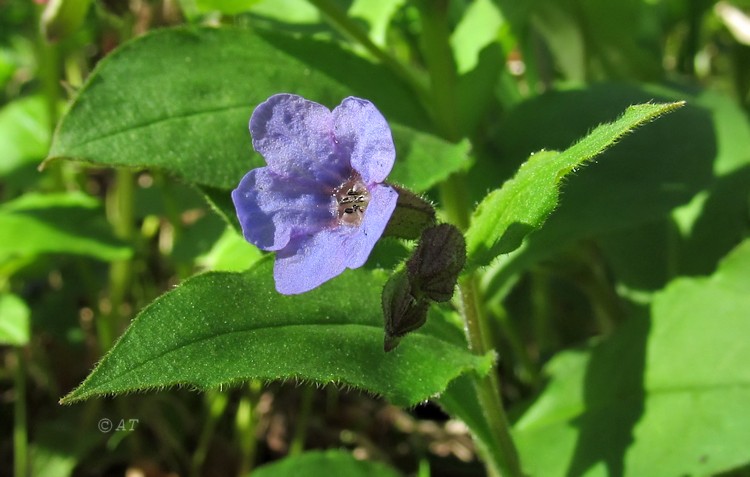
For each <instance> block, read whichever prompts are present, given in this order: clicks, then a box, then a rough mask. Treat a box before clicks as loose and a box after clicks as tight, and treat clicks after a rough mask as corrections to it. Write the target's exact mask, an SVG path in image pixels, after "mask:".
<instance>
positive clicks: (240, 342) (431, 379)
mask: <svg viewBox="0 0 750 477" xmlns="http://www.w3.org/2000/svg"><path fill="white" fill-rule="evenodd" d="M271 269H272V262H271V261H270V260H262V261H261V262H259V264H258V265H257V266H256V267H254V268H252V269H251V270H250V271H248V272H246V273H228V272H224V273H221V272H214V273H206V274H203V275H198V276H196V277H193V278H191V279H189V280H187V281H185V282H184V283H183V284H182V285H181V286H179V287H178V288H177V289H175V290H173V291H171V292H169V293H167V294H165V295H163V296H161V297H160V298H158V299H157V300H156V301H154V302H153V303H152V304H151V305H149V306H148V307H147V308H145V309H144V310H143V311H142V312H141V313H140V314H139V316H138V317H137V318H136V319H135V321H133V323H132V325H131V326H130V328H129V329H128V330H127V331H126V332H125V334H124V335H123V336H122V338H121V339H120V340H119V341H118V342H117V344H116V345H115V346H114V348H112V350H111V351H110V352H109V353H108V354H107V356H106V357H105V358H104V359H103V360H102V361H101V363H100V364H99V365H98V366H97V368H96V369H95V370H94V371H93V372H92V373H91V375H89V377H88V378H87V379H86V380H85V381H84V382H83V384H82V385H81V386H80V387H78V388H77V389H76V390H74V391H73V392H72V393H70V394H69V395H68V396H66V397H65V398H64V399H63V402H73V401H79V400H83V399H86V398H89V397H92V396H97V395H103V394H118V393H123V392H127V391H134V390H141V389H153V388H160V387H164V386H170V385H191V386H195V387H198V388H200V389H207V388H213V387H216V386H219V385H222V384H231V383H235V382H238V381H243V380H247V379H266V380H278V379H301V380H310V381H314V382H317V383H336V384H341V385H347V386H353V387H356V388H359V389H364V390H367V391H369V392H372V393H375V394H379V395H383V396H385V397H386V398H388V399H389V400H390V401H392V402H393V403H396V404H400V405H407V406H408V405H413V404H415V403H417V402H419V401H422V400H424V399H427V398H429V397H430V396H432V395H434V394H436V393H439V392H441V391H443V390H444V389H445V387H446V386H447V385H448V383H449V382H450V381H452V380H453V379H455V378H456V377H458V376H459V375H461V374H462V373H464V372H466V371H470V370H475V371H477V372H479V373H486V372H487V371H488V369H489V367H490V365H491V363H492V356H489V355H488V356H485V357H479V356H476V355H473V354H471V353H470V352H469V351H468V350H467V349H466V348H464V347H461V346H457V345H455V344H454V343H452V342H449V341H444V340H443V339H441V338H439V337H438V336H434V335H429V334H425V333H415V334H412V335H410V336H408V337H406V338H404V340H403V343H402V344H401V346H400V347H399V348H398V349H396V350H395V351H393V352H391V353H388V354H385V353H384V352H383V318H382V313H381V307H380V291H381V289H382V287H383V284H384V282H385V277H384V274H383V273H382V272H368V271H365V270H362V269H359V270H350V271H348V272H346V273H345V274H344V275H343V276H341V277H340V278H338V279H336V280H333V281H331V282H328V283H327V284H325V285H323V286H321V287H320V288H318V289H316V290H313V291H312V292H309V293H306V294H303V295H298V296H286V295H281V294H279V293H277V292H276V291H275V290H274V286H273V279H272V273H271Z"/></svg>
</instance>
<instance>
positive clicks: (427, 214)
mask: <svg viewBox="0 0 750 477" xmlns="http://www.w3.org/2000/svg"><path fill="white" fill-rule="evenodd" d="M391 187H393V188H394V189H396V191H397V192H398V201H397V202H396V210H394V211H393V215H391V219H390V220H389V221H388V226H387V227H386V228H385V232H384V233H383V235H384V236H386V237H398V238H402V239H406V240H416V239H418V238H419V236H420V234H421V233H422V231H423V230H424V229H425V228H427V227H429V226H431V225H433V224H434V223H435V208H434V207H433V206H432V204H430V202H428V201H427V200H425V199H423V198H421V197H419V196H418V195H417V194H415V193H414V192H412V191H410V190H408V189H404V188H403V187H399V186H394V185H392V186H391Z"/></svg>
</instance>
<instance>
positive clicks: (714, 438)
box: [515, 241, 750, 477]
mask: <svg viewBox="0 0 750 477" xmlns="http://www.w3.org/2000/svg"><path fill="white" fill-rule="evenodd" d="M748 277H750V241H745V242H744V243H743V244H742V245H741V246H739V247H738V248H737V249H736V250H735V251H734V252H733V253H731V254H730V255H729V256H728V257H727V258H726V259H725V260H724V262H723V263H722V264H721V266H720V267H719V270H718V271H717V272H716V273H715V274H714V275H713V276H711V277H710V278H680V279H677V280H675V281H673V282H671V283H670V284H669V285H668V286H667V288H666V289H665V290H663V291H661V292H659V293H658V294H656V295H655V298H654V302H653V304H652V306H651V318H650V320H649V319H648V318H647V317H636V316H634V317H631V319H630V320H629V321H628V322H627V323H626V325H625V326H624V327H623V328H621V329H619V330H618V331H617V332H616V333H615V334H614V335H613V336H612V337H611V338H610V339H608V340H607V341H604V342H602V343H600V344H599V345H596V346H594V347H592V348H591V349H590V350H586V351H571V352H565V353H562V354H560V355H558V356H557V357H555V358H554V359H553V360H552V362H551V363H550V365H549V366H548V367H547V371H548V372H549V374H551V377H552V379H551V381H550V384H549V385H548V386H547V389H545V391H544V392H543V393H542V395H541V396H540V397H539V398H538V399H537V400H536V402H535V403H534V404H533V405H532V406H531V407H530V408H529V409H528V410H527V411H526V413H525V414H524V416H523V417H522V418H521V419H520V420H519V421H518V423H517V424H516V426H515V437H516V442H517V444H518V447H519V451H520V453H521V456H522V460H523V461H524V463H525V464H526V466H527V468H526V470H527V471H528V472H529V473H530V474H532V475H549V476H552V477H554V476H557V475H559V476H564V475H583V474H586V475H618V474H619V475H622V474H623V468H624V469H625V470H626V472H625V474H626V475H651V474H654V473H658V474H659V475H715V474H718V473H722V472H725V471H727V470H730V469H732V468H734V467H738V466H742V465H746V464H747V463H748V462H750V448H748V446H747V443H748V442H750V412H748V408H747V403H748V402H750V385H749V384H748V383H750V368H748V366H747V363H748V362H749V361H750V343H749V342H748V340H746V339H744V337H745V336H748V335H750V319H749V318H748V317H750V296H749V295H748V294H747V287H748V286H750V279H748ZM675 439H678V440H679V443H680V444H679V445H678V446H675Z"/></svg>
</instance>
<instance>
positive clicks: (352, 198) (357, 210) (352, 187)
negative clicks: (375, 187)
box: [333, 177, 370, 225]
mask: <svg viewBox="0 0 750 477" xmlns="http://www.w3.org/2000/svg"><path fill="white" fill-rule="evenodd" d="M333 196H334V197H335V198H336V211H337V216H338V219H339V222H340V223H342V224H347V225H359V224H360V223H362V217H363V216H364V213H365V209H366V208H367V204H369V203H370V193H369V192H368V191H367V187H365V184H364V183H363V182H362V180H361V179H360V178H359V177H352V178H350V179H349V180H348V181H346V182H344V183H343V184H341V185H340V186H339V187H337V188H336V189H335V190H334V191H333Z"/></svg>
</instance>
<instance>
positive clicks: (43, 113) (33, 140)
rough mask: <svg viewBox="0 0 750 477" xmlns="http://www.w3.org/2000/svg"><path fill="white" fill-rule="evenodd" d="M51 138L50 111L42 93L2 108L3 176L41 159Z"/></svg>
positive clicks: (0, 174) (0, 147) (0, 170)
mask: <svg viewBox="0 0 750 477" xmlns="http://www.w3.org/2000/svg"><path fill="white" fill-rule="evenodd" d="M49 141H50V126H49V111H48V110H47V104H46V101H45V99H44V98H43V97H42V96H30V97H27V98H22V99H17V100H15V101H13V102H12V103H10V104H8V105H6V106H4V107H3V109H1V110H0V177H4V176H6V175H7V174H9V173H10V172H12V171H14V170H15V169H18V168H19V167H21V166H23V165H24V164H27V163H29V162H32V161H41V160H42V159H44V156H45V155H46V154H47V150H48V148H49Z"/></svg>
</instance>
